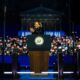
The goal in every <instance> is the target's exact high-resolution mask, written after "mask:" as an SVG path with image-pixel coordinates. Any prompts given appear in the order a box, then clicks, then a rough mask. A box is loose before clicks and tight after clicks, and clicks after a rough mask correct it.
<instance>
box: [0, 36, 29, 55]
mask: <svg viewBox="0 0 80 80" xmlns="http://www.w3.org/2000/svg"><path fill="white" fill-rule="evenodd" d="M26 43H27V38H26V37H22V38H18V37H15V38H11V37H8V38H6V39H5V41H4V40H3V39H2V38H0V55H1V54H2V53H4V55H12V54H17V55H23V54H28V48H27V44H26Z"/></svg>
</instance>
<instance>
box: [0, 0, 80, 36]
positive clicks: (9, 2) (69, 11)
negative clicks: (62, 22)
mask: <svg viewBox="0 0 80 80" xmlns="http://www.w3.org/2000/svg"><path fill="white" fill-rule="evenodd" d="M4 5H6V6H7V12H6V18H5V21H6V29H5V32H6V35H11V36H16V35H17V32H18V31H19V30H20V29H21V21H20V16H19V15H20V13H21V12H22V11H25V10H30V9H33V8H36V7H39V6H40V5H43V6H44V7H47V8H51V9H54V10H56V11H59V12H63V13H64V14H65V17H66V19H70V21H71V22H72V23H73V24H74V26H75V27H77V28H76V30H78V31H79V26H80V25H79V24H80V20H79V18H80V16H79V15H80V14H79V7H80V6H79V5H80V4H79V2H78V0H6V2H5V0H0V35H1V36H2V35H3V32H4V28H3V26H4ZM66 23H67V22H66ZM65 28H66V26H65ZM66 31H67V29H66Z"/></svg>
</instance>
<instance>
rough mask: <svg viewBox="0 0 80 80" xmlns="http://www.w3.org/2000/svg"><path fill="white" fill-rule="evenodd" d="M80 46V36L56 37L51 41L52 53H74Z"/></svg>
mask: <svg viewBox="0 0 80 80" xmlns="http://www.w3.org/2000/svg"><path fill="white" fill-rule="evenodd" d="M79 48H80V38H78V37H75V39H74V38H72V37H68V36H66V37H55V38H54V39H53V40H52V43H51V49H50V55H56V54H57V53H59V52H61V53H63V55H73V53H76V52H77V50H78V49H79Z"/></svg>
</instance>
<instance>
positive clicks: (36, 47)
mask: <svg viewBox="0 0 80 80" xmlns="http://www.w3.org/2000/svg"><path fill="white" fill-rule="evenodd" d="M27 38H28V41H27V46H28V49H29V54H30V70H31V71H32V72H35V74H36V75H40V74H41V72H46V71H48V61H49V50H50V47H51V39H50V36H47V35H30V36H27Z"/></svg>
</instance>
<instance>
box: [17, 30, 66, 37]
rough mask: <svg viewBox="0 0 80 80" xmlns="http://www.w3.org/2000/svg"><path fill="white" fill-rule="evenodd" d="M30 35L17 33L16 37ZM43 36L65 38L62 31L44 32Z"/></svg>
mask: <svg viewBox="0 0 80 80" xmlns="http://www.w3.org/2000/svg"><path fill="white" fill-rule="evenodd" d="M31 34H32V33H31V32H29V31H19V32H18V36H21V37H22V36H28V35H31ZM44 34H45V35H50V36H51V37H52V36H56V37H61V36H65V32H64V31H45V32H44Z"/></svg>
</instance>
